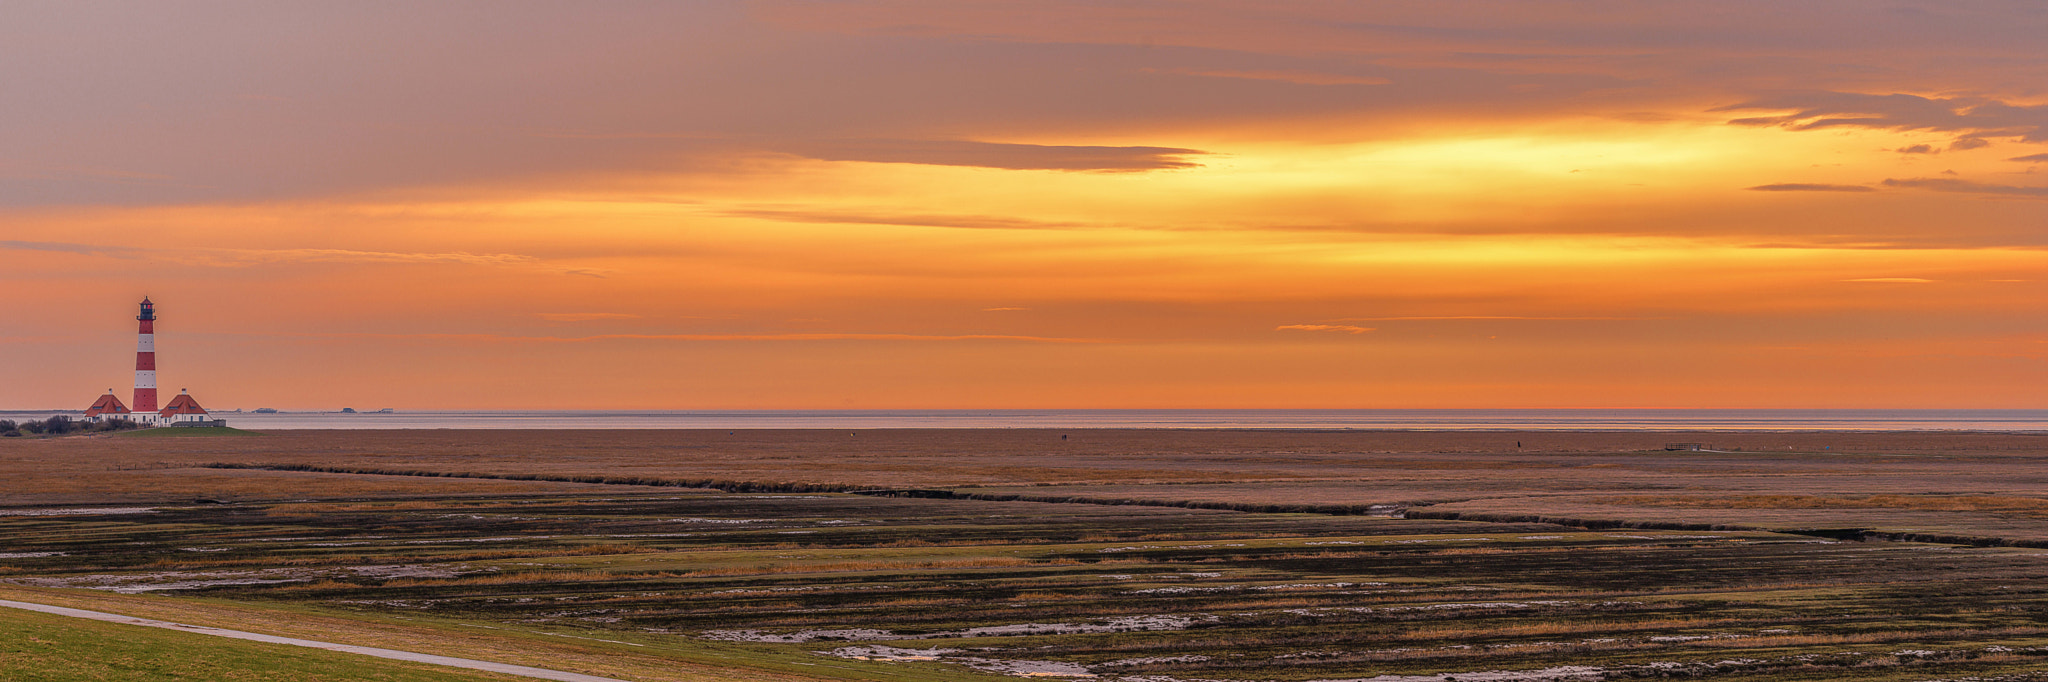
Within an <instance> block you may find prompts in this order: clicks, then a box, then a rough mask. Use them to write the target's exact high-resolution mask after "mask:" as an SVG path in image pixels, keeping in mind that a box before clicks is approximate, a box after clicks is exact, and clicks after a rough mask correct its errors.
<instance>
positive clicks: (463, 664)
mask: <svg viewBox="0 0 2048 682" xmlns="http://www.w3.org/2000/svg"><path fill="white" fill-rule="evenodd" d="M0 606H4V607H7V608H14V609H25V610H28V611H38V612H41V613H49V614H55V615H59V616H70V617H73V618H90V619H92V620H101V621H106V622H109V623H125V624H128V625H140V626H143V627H152V628H163V629H166V630H178V631H181V632H191V633H196V634H201V635H213V636H215V637H228V638H231V639H246V640H249V641H252V642H269V643H271V644H289V645H292V646H303V647H311V648H314V649H326V650H328V651H340V652H343V653H350V654H362V655H364V656H376V657H378V658H389V659H395V660H400V661H412V662H415V663H431V664H434V665H445V666H449V667H451V668H468V669H470V670H484V671H489V672H494V673H505V674H507V675H519V676H522V677H536V678H540V679H543V680H560V681H561V682H626V681H625V680H621V679H619V678H616V677H598V676H596V675H584V674H580V673H569V672H562V671H559V670H548V669H546V668H530V667H527V666H523V665H512V664H510V663H492V662H490V661H479V660H475V659H470V658H455V657H452V656H435V655H433V654H419V653H413V652H410V651H399V650H397V649H379V648H377V647H368V646H354V645H350V644H335V643H333V642H316V641H313V640H310V639H298V638H294V637H277V636H273V635H262V634H257V633H254V632H242V631H240V630H222V629H220V628H209V627H203V626H199V625H186V624H184V623H173V622H170V621H163V620H151V619H148V618H136V617H134V616H123V615H120V614H118V613H106V612H103V611H87V610H85V609H72V608H65V607H62V606H48V605H44V604H31V603H28V602H19V601H8V600H5V599H0Z"/></svg>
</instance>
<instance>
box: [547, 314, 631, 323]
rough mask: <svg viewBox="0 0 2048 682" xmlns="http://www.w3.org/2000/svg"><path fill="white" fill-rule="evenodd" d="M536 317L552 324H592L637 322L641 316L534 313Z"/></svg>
mask: <svg viewBox="0 0 2048 682" xmlns="http://www.w3.org/2000/svg"><path fill="white" fill-rule="evenodd" d="M534 316H535V317H538V318H540V319H543V320H547V321H550V322H590V321H592V320H635V319H639V318H640V316H639V315H633V314H630V313H534Z"/></svg>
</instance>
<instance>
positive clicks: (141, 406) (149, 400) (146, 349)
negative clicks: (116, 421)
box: [131, 296, 156, 414]
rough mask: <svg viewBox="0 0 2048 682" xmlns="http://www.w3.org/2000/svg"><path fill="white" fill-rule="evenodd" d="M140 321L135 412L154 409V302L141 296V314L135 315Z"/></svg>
mask: <svg viewBox="0 0 2048 682" xmlns="http://www.w3.org/2000/svg"><path fill="white" fill-rule="evenodd" d="M135 319H136V320H139V321H141V322H142V326H141V328H140V329H138V330H137V331H136V337H135V338H136V341H135V405H134V407H133V408H131V409H133V410H135V412H136V413H138V414H140V413H145V412H155V411H156V304H154V303H150V302H149V297H148V296H144V297H142V314H141V315H137V316H135Z"/></svg>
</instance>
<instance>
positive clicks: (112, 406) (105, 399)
mask: <svg viewBox="0 0 2048 682" xmlns="http://www.w3.org/2000/svg"><path fill="white" fill-rule="evenodd" d="M126 414H128V406H127V405H123V404H121V399H120V398H116V397H114V389H111V388H110V389H107V394H106V395H103V396H100V399H99V400H95V401H93V403H92V407H88V408H85V416H86V418H87V419H95V418H98V417H102V416H106V417H119V416H123V415H126Z"/></svg>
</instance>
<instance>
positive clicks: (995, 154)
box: [780, 140, 1207, 172]
mask: <svg viewBox="0 0 2048 682" xmlns="http://www.w3.org/2000/svg"><path fill="white" fill-rule="evenodd" d="M780 151H784V152H788V153H791V154H796V155H799V156H806V157H810V158H813V159H819V160H823V161H867V162H872V163H915V164H925V165H933V166H973V167H977V168H1000V169H1005V170H1058V171H1107V172H1136V171H1150V170H1170V169H1176V168H1194V167H1197V166H1200V165H1201V164H1198V163H1195V162H1193V161H1190V160H1188V159H1189V157H1193V156H1200V155H1203V154H1206V153H1207V152H1204V151H1201V150H1199V149H1181V148H1177V147H1096V146H1065V145H1038V144H1006V143H1000V142H974V141H969V140H827V141H812V142H804V143H795V144H790V145H786V146H784V147H782V148H781V149H780Z"/></svg>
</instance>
